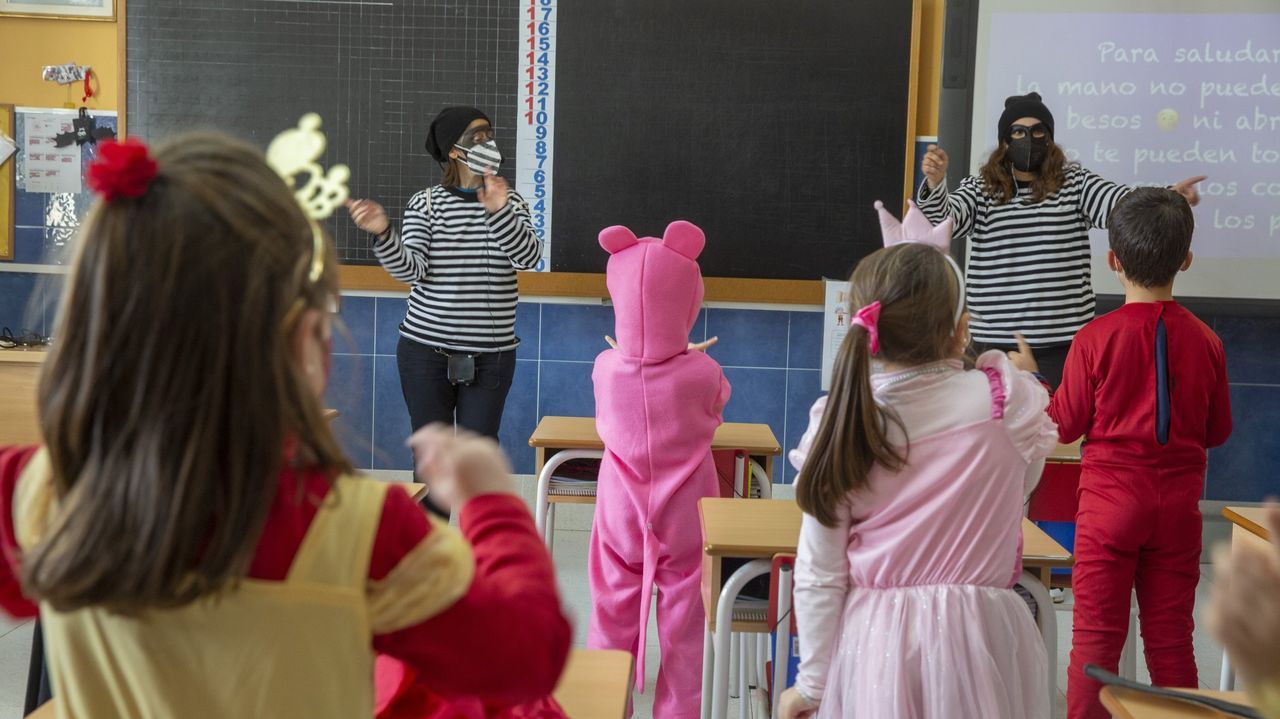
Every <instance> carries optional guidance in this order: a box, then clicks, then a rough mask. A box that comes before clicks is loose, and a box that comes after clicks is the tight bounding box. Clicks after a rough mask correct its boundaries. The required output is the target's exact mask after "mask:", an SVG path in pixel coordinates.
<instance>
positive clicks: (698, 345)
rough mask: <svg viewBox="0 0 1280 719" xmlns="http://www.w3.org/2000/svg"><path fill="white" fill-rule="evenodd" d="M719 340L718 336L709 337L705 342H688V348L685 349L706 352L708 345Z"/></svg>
mask: <svg viewBox="0 0 1280 719" xmlns="http://www.w3.org/2000/svg"><path fill="white" fill-rule="evenodd" d="M719 341H720V338H719V337H712V338H711V339H709V340H707V341H705V342H690V343H689V348H688V349H687V350H685V351H686V352H706V351H707V348H708V347H710V346H712V345H714V344H715V343H717V342H719Z"/></svg>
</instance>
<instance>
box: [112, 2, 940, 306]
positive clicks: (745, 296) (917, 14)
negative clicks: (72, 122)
mask: <svg viewBox="0 0 1280 719" xmlns="http://www.w3.org/2000/svg"><path fill="white" fill-rule="evenodd" d="M117 2H118V8H117V17H118V21H117V25H118V38H119V57H118V61H119V64H118V71H119V78H118V82H119V86H120V92H119V98H120V99H119V110H118V113H119V118H120V119H119V122H120V134H121V135H122V136H123V135H125V133H126V129H127V124H126V123H127V117H128V113H127V105H128V89H127V77H128V75H127V72H128V68H127V53H126V49H127V35H128V32H127V27H126V25H127V17H128V14H127V8H126V2H127V0H117ZM920 21H921V0H911V38H910V44H909V52H910V56H909V60H908V68H909V69H908V73H907V75H908V88H907V107H906V108H905V119H906V133H905V140H906V141H905V143H904V147H903V163H904V168H905V169H904V172H903V193H902V197H903V210H905V209H906V200H907V198H910V197H911V196H912V190H913V189H914V188H913V186H912V185H913V182H912V180H913V177H914V164H915V136H916V106H917V92H918V79H919V73H920V57H919V55H920ZM518 276H519V285H520V294H521V295H523V296H540V297H545V296H556V297H583V298H599V299H604V298H607V297H608V290H607V288H606V287H605V278H604V275H603V274H601V273H573V272H520V273H518ZM705 284H706V296H705V297H706V299H707V300H708V301H713V302H757V303H771V304H800V305H821V304H822V298H823V289H822V282H821V280H774V279H750V278H736V277H707V278H705ZM340 287H341V288H342V289H343V290H353V291H388V292H406V291H407V290H408V287H407V285H405V284H404V283H401V282H399V281H397V280H394V279H392V278H391V276H390V275H388V274H387V273H386V271H385V270H383V269H382V267H381V266H379V265H342V267H341V277H340Z"/></svg>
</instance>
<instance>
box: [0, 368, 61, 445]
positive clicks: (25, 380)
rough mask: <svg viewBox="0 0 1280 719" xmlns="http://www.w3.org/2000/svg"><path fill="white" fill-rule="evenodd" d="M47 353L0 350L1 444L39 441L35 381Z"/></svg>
mask: <svg viewBox="0 0 1280 719" xmlns="http://www.w3.org/2000/svg"><path fill="white" fill-rule="evenodd" d="M48 354H49V353H48V352H47V351H46V350H43V349H0V446H3V445H9V444H38V443H39V442H40V421H39V417H38V414H37V413H36V383H37V382H38V381H39V378H40V367H41V365H43V364H44V358H45V357H46V356H47V355H48Z"/></svg>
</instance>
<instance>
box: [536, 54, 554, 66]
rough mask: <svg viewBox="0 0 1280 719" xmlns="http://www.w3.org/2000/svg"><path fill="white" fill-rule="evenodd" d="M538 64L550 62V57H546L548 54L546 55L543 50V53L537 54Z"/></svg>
mask: <svg viewBox="0 0 1280 719" xmlns="http://www.w3.org/2000/svg"><path fill="white" fill-rule="evenodd" d="M538 64H539V65H549V64H551V58H550V57H548V56H547V53H545V52H544V53H542V54H541V55H539V56H538Z"/></svg>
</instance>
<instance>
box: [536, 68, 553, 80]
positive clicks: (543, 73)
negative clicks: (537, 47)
mask: <svg viewBox="0 0 1280 719" xmlns="http://www.w3.org/2000/svg"><path fill="white" fill-rule="evenodd" d="M550 72H551V71H550V70H548V69H547V68H545V67H540V68H538V79H539V80H546V79H548V78H550V76H551V75H550Z"/></svg>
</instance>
